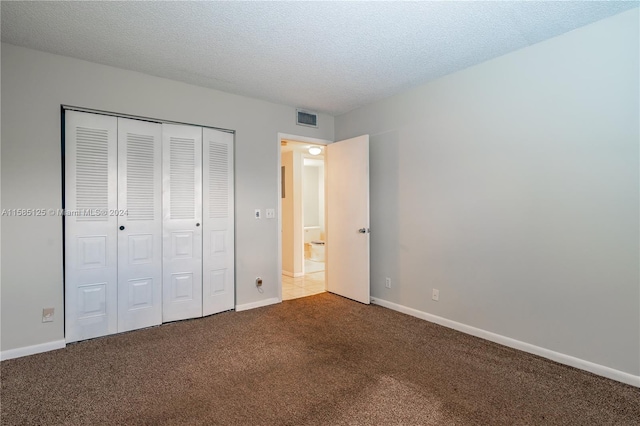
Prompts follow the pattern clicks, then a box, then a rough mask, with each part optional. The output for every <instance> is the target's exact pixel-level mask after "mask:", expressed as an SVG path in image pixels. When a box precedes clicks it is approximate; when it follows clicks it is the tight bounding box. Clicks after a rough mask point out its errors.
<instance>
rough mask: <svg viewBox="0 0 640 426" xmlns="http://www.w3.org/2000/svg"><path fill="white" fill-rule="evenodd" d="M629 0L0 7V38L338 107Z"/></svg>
mask: <svg viewBox="0 0 640 426" xmlns="http://www.w3.org/2000/svg"><path fill="white" fill-rule="evenodd" d="M637 6H638V2H637V1H631V2H586V1H581V2H94V1H83V2H6V1H3V2H2V5H1V8H2V10H1V13H2V41H3V42H7V43H11V44H15V45H19V46H26V47H30V48H34V49H38V50H43V51H46V52H52V53H57V54H60V55H66V56H71V57H75V58H80V59H85V60H88V61H92V62H98V63H102V64H107V65H112V66H115V67H119V68H125V69H130V70H135V71H140V72H143V73H147V74H152V75H156V76H160V77H166V78H170V79H174V80H179V81H184V82H187V83H191V84H195V85H199V86H204V87H210V88H214V89H219V90H223V91H226V92H231V93H237V94H241V95H247V96H251V97H255V98H261V99H266V100H269V101H273V102H277V103H283V104H287V105H292V106H298V107H303V108H308V109H311V110H316V111H322V112H328V113H330V114H334V115H337V114H340V113H344V112H347V111H350V110H352V109H354V108H357V107H359V106H362V105H366V104H368V103H370V102H373V101H375V100H378V99H381V98H384V97H387V96H390V95H392V94H395V93H397V92H400V91H402V90H405V89H408V88H410V87H413V86H416V85H419V84H421V83H424V82H427V81H429V80H433V79H435V78H437V77H440V76H442V75H445V74H449V73H452V72H455V71H457V70H460V69H463V68H465V67H468V66H471V65H474V64H477V63H480V62H483V61H486V60H488V59H491V58H494V57H497V56H500V55H503V54H505V53H507V52H510V51H513V50H516V49H519V48H522V47H525V46H528V45H531V44H534V43H537V42H539V41H542V40H545V39H547V38H550V37H554V36H556V35H559V34H562V33H564V32H567V31H570V30H572V29H575V28H577V27H580V26H583V25H586V24H589V23H591V22H594V21H597V20H599V19H603V18H605V17H608V16H611V15H614V14H616V13H620V12H622V11H624V10H627V9H630V8H633V7H637Z"/></svg>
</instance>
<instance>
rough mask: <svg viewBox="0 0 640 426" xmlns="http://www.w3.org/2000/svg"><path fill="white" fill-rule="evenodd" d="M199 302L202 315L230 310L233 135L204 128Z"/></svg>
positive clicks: (231, 305)
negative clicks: (201, 272)
mask: <svg viewBox="0 0 640 426" xmlns="http://www.w3.org/2000/svg"><path fill="white" fill-rule="evenodd" d="M202 137H203V138H202V139H203V140H202V143H203V161H202V173H203V179H202V184H203V190H202V194H203V209H202V210H203V242H202V243H203V277H202V281H203V289H202V290H203V295H202V297H203V300H202V309H203V314H204V315H211V314H215V313H218V312H222V311H227V310H229V309H233V308H234V302H235V298H234V296H235V291H234V290H235V289H234V282H235V277H234V217H233V216H234V208H233V205H234V200H233V134H231V133H225V132H221V131H218V130H213V129H207V128H204V129H203V130H202Z"/></svg>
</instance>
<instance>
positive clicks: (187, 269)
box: [162, 124, 202, 322]
mask: <svg viewBox="0 0 640 426" xmlns="http://www.w3.org/2000/svg"><path fill="white" fill-rule="evenodd" d="M162 147H163V153H162V164H163V172H162V173H163V177H162V193H163V196H162V202H163V266H162V269H163V283H162V287H163V290H162V299H163V304H162V305H163V306H162V321H163V322H168V321H176V320H181V319H187V318H195V317H201V316H202V226H201V225H202V128H201V127H195V126H183V125H174V124H163V125H162Z"/></svg>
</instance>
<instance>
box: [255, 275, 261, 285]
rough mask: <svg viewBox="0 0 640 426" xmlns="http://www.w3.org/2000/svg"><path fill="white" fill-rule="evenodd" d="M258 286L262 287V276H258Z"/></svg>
mask: <svg viewBox="0 0 640 426" xmlns="http://www.w3.org/2000/svg"><path fill="white" fill-rule="evenodd" d="M256 287H262V278H260V277H257V278H256Z"/></svg>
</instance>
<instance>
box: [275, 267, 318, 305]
mask: <svg viewBox="0 0 640 426" xmlns="http://www.w3.org/2000/svg"><path fill="white" fill-rule="evenodd" d="M307 262H309V261H308V260H307V261H305V268H306V269H307V270H314V269H317V268H309V267H307ZM314 263H320V262H314ZM324 291H325V287H324V268H323V270H321V271H317V272H311V273H308V274H305V275H304V276H302V277H298V278H292V277H288V276H286V275H283V276H282V300H291V299H297V298H299V297H306V296H311V295H314V294H318V293H322V292H324Z"/></svg>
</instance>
